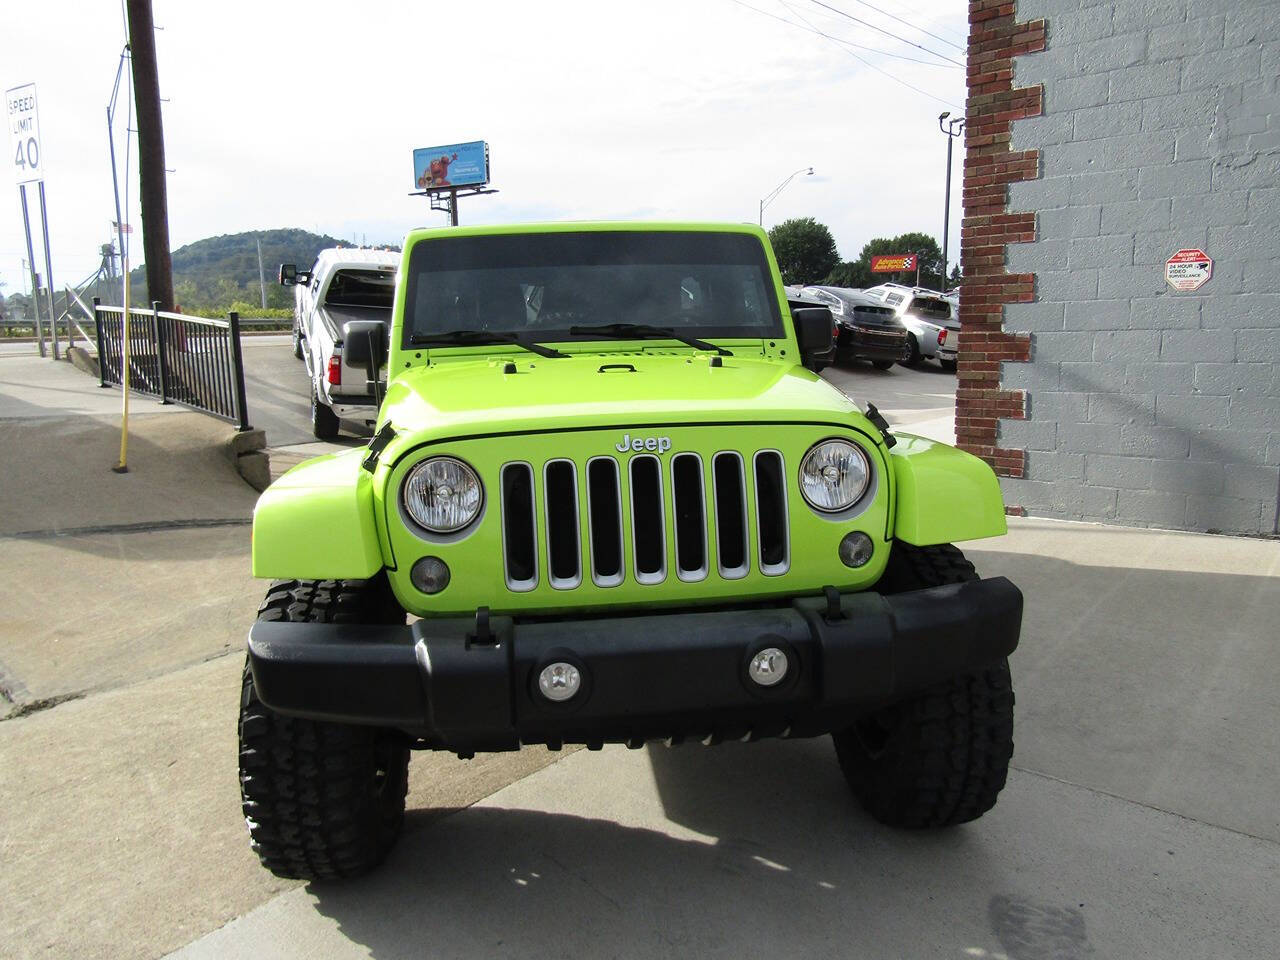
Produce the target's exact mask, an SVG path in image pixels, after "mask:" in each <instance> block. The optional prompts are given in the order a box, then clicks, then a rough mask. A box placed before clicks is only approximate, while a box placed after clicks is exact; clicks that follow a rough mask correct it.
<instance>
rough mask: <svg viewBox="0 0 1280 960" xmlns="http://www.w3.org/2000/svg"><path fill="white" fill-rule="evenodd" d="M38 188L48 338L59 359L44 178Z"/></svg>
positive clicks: (56, 357)
mask: <svg viewBox="0 0 1280 960" xmlns="http://www.w3.org/2000/svg"><path fill="white" fill-rule="evenodd" d="M38 187H39V190H40V228H41V230H43V232H44V288H45V289H46V290H48V291H49V340H50V342H52V344H53V359H55V360H61V359H62V357H61V356H59V353H58V311H57V305H56V304H55V303H54V286H53V257H51V256H50V254H49V214H48V212H47V208H46V207H45V205H44V180H43V179H42V180H41V181H40V183H39V184H38Z"/></svg>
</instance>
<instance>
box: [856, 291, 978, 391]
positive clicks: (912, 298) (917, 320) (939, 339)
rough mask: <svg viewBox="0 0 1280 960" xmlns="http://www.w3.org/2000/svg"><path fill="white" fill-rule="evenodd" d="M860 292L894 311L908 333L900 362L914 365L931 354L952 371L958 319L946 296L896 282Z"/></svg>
mask: <svg viewBox="0 0 1280 960" xmlns="http://www.w3.org/2000/svg"><path fill="white" fill-rule="evenodd" d="M863 293H865V294H867V295H868V296H872V297H875V298H877V299H878V300H880V301H881V302H882V303H884V304H885V305H886V306H890V307H893V309H894V310H896V311H897V314H898V319H899V320H901V321H902V324H903V326H905V327H906V328H907V331H908V333H909V337H908V339H909V340H910V347H911V351H910V355H909V356H908V357H907V359H906V360H903V361H902V362H903V363H904V364H905V365H906V366H915V365H917V364H919V363H920V362H921V361H922V360H924V359H925V358H927V357H933V358H934V359H936V360H937V361H938V363H939V365H941V367H942V369H943V370H955V368H956V349H957V347H958V346H959V340H960V320H959V317H958V316H957V311H956V309H955V305H954V304H953V303H952V302H951V301H950V300H949V299H947V298H946V297H945V296H944V295H943V294H941V293H939V292H938V291H937V290H928V289H926V288H924V287H907V286H904V285H902V284H900V283H882V284H880V285H879V286H876V287H868V288H867V289H866V290H864V291H863Z"/></svg>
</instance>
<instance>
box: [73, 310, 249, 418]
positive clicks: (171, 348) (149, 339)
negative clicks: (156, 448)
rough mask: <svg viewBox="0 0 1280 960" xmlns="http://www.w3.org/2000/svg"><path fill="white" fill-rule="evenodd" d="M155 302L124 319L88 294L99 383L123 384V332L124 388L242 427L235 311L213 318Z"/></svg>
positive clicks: (245, 413) (241, 382) (243, 408)
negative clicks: (165, 308) (166, 308)
mask: <svg viewBox="0 0 1280 960" xmlns="http://www.w3.org/2000/svg"><path fill="white" fill-rule="evenodd" d="M158 307H159V304H153V305H152V308H151V309H150V310H139V309H136V308H134V309H131V310H130V311H129V319H128V323H126V322H125V318H124V311H123V310H122V309H121V308H120V307H106V306H103V305H102V304H101V303H99V302H98V300H97V299H96V298H95V299H94V301H93V313H94V324H95V326H96V327H97V339H98V370H99V376H100V378H101V384H102V386H104V387H107V386H111V385H123V384H124V369H125V365H124V355H125V338H126V337H128V347H129V350H128V353H129V389H130V390H133V391H135V392H137V393H141V394H145V395H146V396H149V397H155V398H156V399H157V400H159V401H160V402H161V403H178V404H181V405H182V406H184V407H190V408H191V409H192V410H199V411H200V412H202V413H207V414H209V415H210V416H214V417H217V418H218V419H220V420H226V421H228V422H229V423H234V424H236V426H238V427H239V428H240V429H241V430H248V429H249V411H248V409H247V407H246V404H245V393H244V358H243V357H242V355H241V353H240V317H239V315H237V314H235V313H231V314H228V315H227V319H226V320H215V319H209V318H206V317H189V316H186V315H185V314H181V313H164V312H162V311H161V310H159V309H158Z"/></svg>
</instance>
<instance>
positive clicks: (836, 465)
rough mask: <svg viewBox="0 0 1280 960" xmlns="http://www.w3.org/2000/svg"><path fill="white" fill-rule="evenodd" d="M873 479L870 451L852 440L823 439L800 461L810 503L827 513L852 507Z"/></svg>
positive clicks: (801, 480) (805, 490)
mask: <svg viewBox="0 0 1280 960" xmlns="http://www.w3.org/2000/svg"><path fill="white" fill-rule="evenodd" d="M870 483H871V464H870V463H869V462H868V460H867V455H866V454H865V453H863V452H862V448H861V447H859V446H858V445H857V444H856V443H850V442H849V441H848V440H823V441H822V442H821V443H819V444H815V445H814V446H813V447H812V448H810V450H809V452H808V453H806V454H805V455H804V459H803V460H801V461H800V492H801V493H802V494H803V495H804V498H805V500H807V501H808V503H809V506H811V507H813V508H814V509H815V510H821V511H822V512H824V513H838V512H839V511H841V510H847V509H848V508H849V507H852V506H853V505H854V504H855V503H857V502H858V500H859V499H861V497H862V495H863V494H864V493H866V492H867V486H868V485H869V484H870Z"/></svg>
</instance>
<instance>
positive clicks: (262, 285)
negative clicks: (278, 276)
mask: <svg viewBox="0 0 1280 960" xmlns="http://www.w3.org/2000/svg"><path fill="white" fill-rule="evenodd" d="M253 241H254V243H256V244H257V245H258V289H259V290H261V291H262V309H263V310H265V309H267V275H266V273H265V272H264V271H263V269H262V240H261V239H260V238H258V237H254V238H253Z"/></svg>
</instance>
